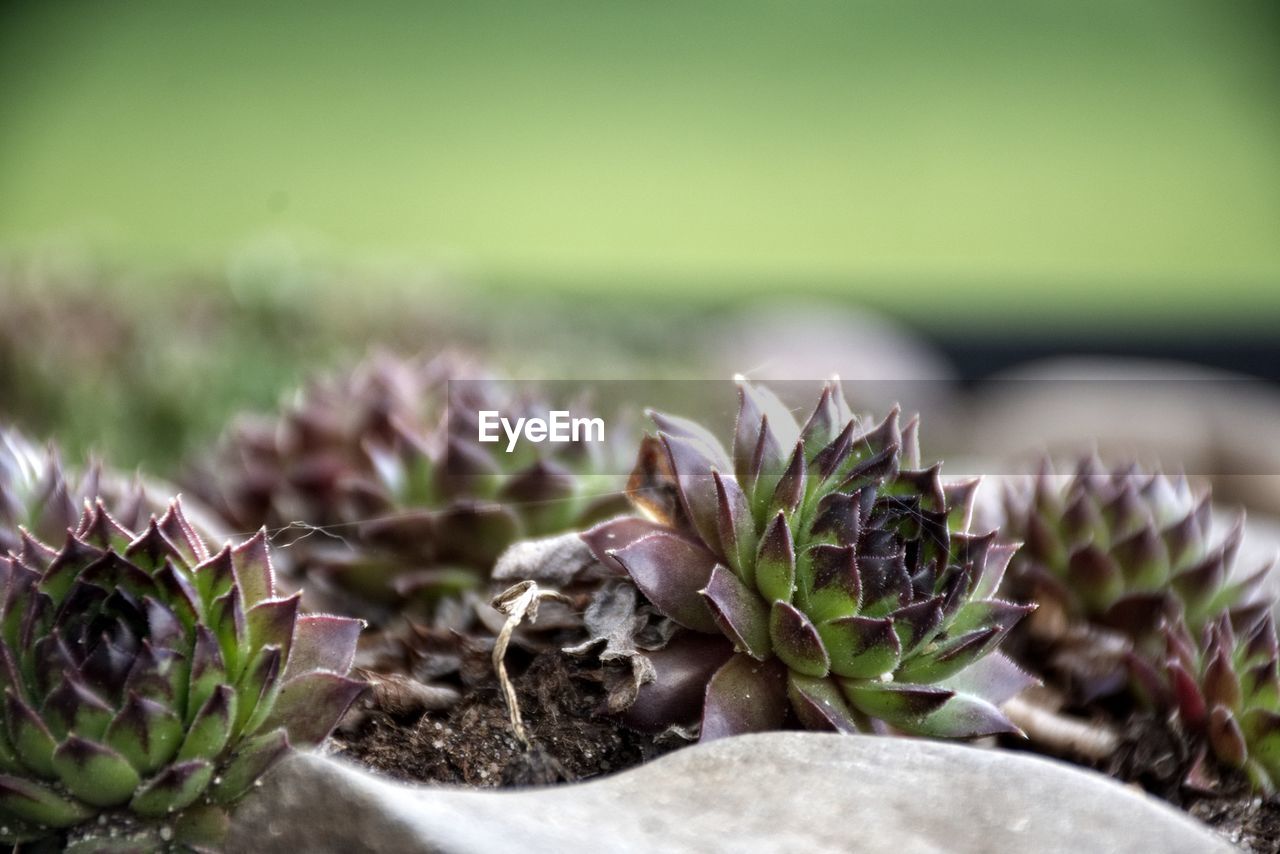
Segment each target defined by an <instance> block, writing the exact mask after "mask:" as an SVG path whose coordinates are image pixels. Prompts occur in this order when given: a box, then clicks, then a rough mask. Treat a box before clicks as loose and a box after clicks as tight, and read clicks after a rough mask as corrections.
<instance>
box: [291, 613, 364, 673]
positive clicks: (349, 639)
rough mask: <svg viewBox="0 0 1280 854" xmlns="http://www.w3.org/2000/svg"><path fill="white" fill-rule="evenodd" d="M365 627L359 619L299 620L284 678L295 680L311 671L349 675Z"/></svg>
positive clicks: (321, 617)
mask: <svg viewBox="0 0 1280 854" xmlns="http://www.w3.org/2000/svg"><path fill="white" fill-rule="evenodd" d="M363 626H364V624H363V623H362V622H361V621H360V620H353V619H351V618H350V617H334V616H329V615H321V614H315V615H308V616H304V617H299V618H298V620H297V622H296V623H295V624H294V629H293V645H292V646H291V647H290V649H289V660H288V662H287V664H286V665H285V671H284V678H285V679H286V680H287V679H292V678H293V677H295V676H301V675H302V674H304V673H309V672H310V671H312V670H328V671H330V672H332V673H346V672H347V671H348V670H350V669H351V662H352V661H353V660H354V659H355V654H356V641H357V640H358V639H359V637H360V629H361V628H362V627H363Z"/></svg>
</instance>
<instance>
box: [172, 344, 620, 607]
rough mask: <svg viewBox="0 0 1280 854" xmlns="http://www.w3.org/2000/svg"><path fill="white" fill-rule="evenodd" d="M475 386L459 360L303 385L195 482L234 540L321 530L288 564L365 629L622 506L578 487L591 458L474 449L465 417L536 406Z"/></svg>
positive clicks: (234, 440) (576, 452)
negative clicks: (276, 414) (299, 527)
mask: <svg viewBox="0 0 1280 854" xmlns="http://www.w3.org/2000/svg"><path fill="white" fill-rule="evenodd" d="M479 376H480V373H479V371H478V370H477V369H475V368H474V367H471V366H469V365H467V364H465V363H463V362H461V361H460V360H458V359H457V358H455V357H451V356H440V357H436V358H429V359H428V358H413V359H407V358H399V357H395V356H391V355H388V354H379V355H375V356H374V357H372V358H371V359H369V360H367V361H366V362H364V363H362V364H360V365H358V366H356V368H355V369H354V370H352V371H351V372H349V373H346V374H338V375H334V376H330V377H324V378H321V379H319V380H317V381H315V382H313V383H312V384H310V385H309V386H308V387H307V388H306V389H304V390H303V391H301V392H300V393H299V394H298V395H297V397H296V399H295V400H294V401H293V402H292V403H291V404H290V405H289V406H288V407H287V409H286V411H285V412H284V413H283V414H282V415H281V417H280V418H279V419H278V420H267V421H266V422H256V423H255V422H246V423H243V424H241V425H240V426H239V427H238V428H237V429H236V430H235V431H233V432H232V434H231V435H230V436H229V437H228V439H227V441H226V442H225V443H224V445H223V448H222V450H221V453H220V455H219V458H218V459H217V460H216V461H214V462H213V463H212V464H211V465H208V466H206V467H205V471H203V472H200V473H198V474H197V475H196V476H194V477H192V478H191V479H190V484H191V486H192V488H193V490H194V491H195V492H196V493H197V494H198V495H200V496H202V497H204V498H205V499H206V500H207V501H208V502H209V503H210V504H211V505H212V506H214V507H216V508H217V509H218V510H219V511H220V513H221V515H222V516H223V517H224V518H225V519H226V520H227V522H228V523H229V524H231V525H232V526H235V527H237V528H239V529H243V530H250V529H252V528H255V527H257V526H259V525H267V526H268V527H270V528H277V527H285V526H289V525H290V524H291V523H294V522H296V521H299V520H302V521H305V522H306V523H308V524H310V525H316V526H323V527H324V528H325V532H326V534H327V536H320V535H317V536H314V537H308V538H307V539H306V540H305V541H302V542H299V543H298V544H297V545H296V546H295V547H294V548H291V549H290V550H289V551H290V557H291V559H292V561H291V569H292V570H293V571H294V574H295V575H297V576H300V577H301V576H305V577H306V578H307V579H308V581H309V584H308V588H309V591H310V592H312V593H313V594H319V593H322V592H323V591H326V590H333V591H339V592H341V593H342V601H343V603H344V604H343V607H348V608H350V607H359V605H360V603H362V604H363V608H362V610H361V613H362V615H364V616H366V617H369V618H371V619H375V620H378V619H381V618H382V617H383V616H385V615H386V614H387V613H389V612H390V611H392V610H396V609H401V608H403V607H405V606H406V605H409V604H412V602H413V601H415V600H418V599H423V598H425V599H427V600H430V599H432V598H433V597H438V596H439V595H440V594H442V593H449V592H453V591H457V590H459V589H465V588H467V587H471V586H474V585H475V584H477V583H478V582H480V581H482V580H483V579H484V577H485V573H487V571H488V570H489V569H490V567H491V565H492V563H493V560H494V559H495V558H496V557H497V555H498V554H499V553H500V552H501V551H502V550H503V549H504V548H505V547H506V546H507V545H509V544H510V543H511V542H513V541H514V540H515V539H517V538H519V537H521V536H539V535H543V534H550V533H558V532H561V531H564V530H572V529H574V528H577V527H581V526H585V525H586V524H589V523H590V522H591V521H593V520H596V519H600V518H605V517H606V516H608V515H610V514H611V513H613V512H616V511H617V508H618V507H619V505H620V503H621V502H620V499H617V498H611V497H609V496H607V495H602V494H601V493H603V492H605V491H606V489H605V488H603V487H602V488H601V489H600V490H594V489H593V488H591V487H592V486H593V482H591V481H590V480H589V479H588V478H584V477H582V476H579V475H580V473H582V472H590V471H592V470H593V468H595V466H594V464H593V460H592V459H591V458H590V456H589V455H590V454H591V453H592V452H593V450H594V449H593V448H592V447H591V446H589V445H585V444H576V445H568V446H563V445H560V446H555V447H556V448H557V449H558V450H557V451H556V452H555V456H550V455H547V454H540V453H536V452H533V451H523V452H517V453H514V454H507V453H503V452H500V451H498V452H491V450H490V449H491V448H494V447H496V446H491V445H481V444H479V443H477V441H476V434H475V424H474V421H471V420H468V416H470V418H474V413H475V412H477V411H478V410H480V409H495V410H502V411H503V412H504V413H507V414H511V413H512V412H513V411H514V410H516V409H521V408H530V407H531V404H530V403H529V402H527V401H523V400H521V399H519V397H518V396H517V395H513V394H508V393H506V392H505V391H504V390H503V389H502V388H501V387H500V386H499V385H498V384H496V383H492V382H488V381H484V380H480V379H476V378H477V377H479ZM450 379H465V380H467V382H463V383H455V384H454V385H453V386H452V387H450V386H449V384H448V381H449V380H450ZM450 388H452V391H450ZM449 394H453V395H454V400H453V401H452V402H451V405H450V406H448V407H446V404H447V403H449V401H448V395H449ZM446 408H447V410H448V411H447V412H446ZM613 488H614V486H613V485H612V484H610V485H609V486H608V489H613ZM353 597H354V598H355V602H353V601H352V598H353Z"/></svg>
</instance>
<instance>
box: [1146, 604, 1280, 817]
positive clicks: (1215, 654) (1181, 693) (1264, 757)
mask: <svg viewBox="0 0 1280 854" xmlns="http://www.w3.org/2000/svg"><path fill="white" fill-rule="evenodd" d="M1165 638H1166V643H1167V654H1168V657H1167V659H1166V664H1165V674H1166V677H1167V680H1168V681H1167V686H1168V690H1169V692H1170V693H1171V695H1172V696H1171V701H1172V702H1171V706H1172V708H1173V709H1174V710H1175V711H1176V713H1177V718H1178V720H1179V722H1180V723H1181V725H1182V726H1183V728H1185V729H1186V730H1188V731H1189V732H1191V733H1192V734H1193V735H1198V736H1200V737H1201V738H1203V740H1204V743H1205V744H1206V745H1207V747H1208V749H1209V751H1210V752H1211V753H1212V755H1213V757H1214V758H1215V759H1216V760H1217V761H1218V762H1219V763H1221V764H1223V765H1225V766H1227V767H1230V768H1236V769H1239V770H1240V771H1243V772H1244V773H1245V774H1246V775H1247V776H1248V778H1249V780H1250V782H1251V783H1252V784H1253V786H1254V788H1256V789H1258V790H1260V791H1262V792H1265V793H1267V794H1273V793H1275V792H1276V790H1277V788H1278V787H1280V644H1277V641H1276V628H1275V621H1274V618H1273V617H1272V615H1271V613H1270V612H1268V613H1265V614H1263V615H1262V616H1261V617H1258V618H1256V619H1255V620H1254V621H1253V622H1252V623H1251V624H1246V625H1243V626H1240V627H1238V628H1237V627H1236V626H1233V624H1232V619H1231V617H1230V616H1229V615H1228V614H1225V613H1224V614H1221V615H1219V617H1218V618H1217V619H1215V620H1213V621H1211V622H1210V623H1209V624H1208V625H1206V627H1205V628H1204V630H1203V632H1202V633H1201V635H1200V637H1199V638H1195V637H1193V636H1192V634H1191V632H1189V631H1188V630H1187V627H1186V624H1185V623H1184V622H1182V621H1180V620H1176V621H1174V622H1173V623H1172V624H1171V625H1170V626H1169V627H1168V628H1167V629H1166V631H1165Z"/></svg>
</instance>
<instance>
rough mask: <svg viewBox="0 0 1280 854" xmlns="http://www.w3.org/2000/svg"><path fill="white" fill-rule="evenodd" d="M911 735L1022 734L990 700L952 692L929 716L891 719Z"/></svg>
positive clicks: (972, 736)
mask: <svg viewBox="0 0 1280 854" xmlns="http://www.w3.org/2000/svg"><path fill="white" fill-rule="evenodd" d="M891 723H893V724H894V725H895V726H899V727H900V728H901V729H903V730H905V731H906V732H908V733H911V734H913V735H927V736H932V737H933V738H978V737H979V736H984V735H1000V734H1004V733H1008V734H1011V735H1022V734H1023V733H1022V731H1021V730H1020V729H1018V728H1017V727H1016V726H1015V725H1014V724H1013V722H1011V721H1010V720H1009V719H1008V718H1007V717H1005V714H1004V712H1002V711H1000V710H999V709H998V708H996V707H995V706H994V705H992V704H991V703H988V702H987V701H986V700H983V699H982V698H980V697H974V696H972V695H970V694H956V695H955V696H954V697H952V698H951V699H950V700H948V701H947V702H946V704H945V705H944V706H943V707H942V708H941V709H939V710H938V711H936V712H934V713H933V714H931V715H927V716H925V717H924V718H922V719H920V720H918V721H891Z"/></svg>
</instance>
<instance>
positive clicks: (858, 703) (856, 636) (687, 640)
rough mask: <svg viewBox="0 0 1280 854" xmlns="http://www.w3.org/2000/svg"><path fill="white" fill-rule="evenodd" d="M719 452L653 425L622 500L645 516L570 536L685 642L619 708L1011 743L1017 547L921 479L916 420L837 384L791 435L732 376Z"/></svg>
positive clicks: (672, 719) (647, 714) (791, 424)
mask: <svg viewBox="0 0 1280 854" xmlns="http://www.w3.org/2000/svg"><path fill="white" fill-rule="evenodd" d="M739 397H740V407H739V412H738V417H737V425H736V430H735V434H734V439H733V447H732V453H731V454H730V453H729V452H726V450H725V449H724V447H723V446H722V445H721V443H720V442H719V441H718V440H717V439H716V438H715V436H714V435H712V434H711V433H710V432H709V431H708V430H706V429H705V428H703V427H702V426H700V425H698V424H695V423H692V422H690V421H687V420H684V419H681V418H675V417H672V416H668V415H662V414H658V413H652V418H653V420H654V422H655V423H656V425H657V427H658V431H657V434H656V437H647V438H646V440H645V444H644V447H642V449H641V452H640V458H639V461H638V463H637V467H636V470H635V472H634V473H633V476H632V482H631V484H630V487H629V488H630V492H631V495H632V498H633V500H634V501H635V503H636V504H637V505H638V506H639V508H640V509H641V510H642V511H643V512H644V514H645V516H646V517H647V518H646V519H639V518H624V519H619V520H615V521H611V522H606V523H604V524H602V525H600V526H597V527H596V528H594V529H593V530H591V531H589V532H587V533H586V534H584V538H585V540H586V541H587V543H588V544H589V545H590V546H591V547H592V549H593V551H595V553H596V554H597V556H598V557H599V558H600V559H601V560H602V561H604V562H606V563H609V564H611V565H613V566H615V567H616V568H617V569H618V570H619V571H623V572H625V573H626V574H627V575H629V576H630V578H631V579H632V580H633V581H634V583H635V584H636V586H637V587H638V588H639V589H640V590H641V591H642V592H643V593H644V594H645V596H647V597H648V599H649V600H650V601H651V602H652V603H653V605H654V606H655V607H656V608H657V609H658V610H659V611H661V612H662V613H663V614H665V615H666V616H668V617H669V618H670V619H671V620H673V621H674V622H676V623H677V624H679V625H680V626H681V627H682V628H683V631H682V632H681V633H680V634H677V635H676V636H674V637H673V638H672V640H671V642H670V644H669V645H668V646H667V647H666V648H665V649H663V650H660V651H658V652H655V653H654V654H653V656H652V659H653V663H654V667H655V669H656V675H655V678H654V680H653V682H651V683H650V684H648V685H646V686H644V687H643V688H642V689H641V691H640V694H639V696H638V698H637V700H636V704H635V706H633V708H632V710H631V711H630V712H629V720H630V721H631V722H632V723H633V724H635V725H638V726H644V727H650V728H660V727H664V726H667V725H671V724H682V723H688V722H689V719H690V717H691V716H699V713H700V732H701V738H702V739H704V740H707V739H712V738H718V737H721V736H726V735H731V734H735V733H739V732H746V731H754V730H764V729H776V728H779V727H782V726H784V725H785V724H786V722H787V721H788V720H789V719H792V718H793V719H795V720H797V721H798V722H799V723H801V724H803V725H804V726H806V727H809V728H815V729H829V730H836V731H844V732H850V731H896V732H901V733H909V734H917V735H930V736H939V737H968V736H977V735H988V734H994V733H1000V732H1013V731H1016V728H1015V727H1014V726H1013V725H1012V724H1011V723H1010V722H1009V721H1008V719H1007V718H1006V717H1005V716H1004V715H1003V714H1002V712H1001V711H1000V709H999V708H998V703H1000V702H1001V701H1002V700H1004V699H1006V698H1007V697H1008V696H1010V695H1011V694H1012V693H1015V692H1017V691H1018V690H1020V689H1021V688H1023V687H1025V686H1026V685H1027V684H1028V683H1029V681H1030V680H1029V679H1028V678H1027V677H1025V675H1024V674H1022V673H1021V671H1019V670H1017V669H1016V668H1014V667H1013V665H1012V664H1010V663H1009V662H1008V661H1007V660H1005V659H1003V658H1001V657H999V654H998V653H996V652H995V649H996V647H997V646H998V645H999V644H1000V642H1001V640H1002V639H1003V638H1004V637H1005V635H1006V634H1007V633H1008V632H1009V630H1010V629H1011V628H1012V627H1013V626H1014V625H1015V624H1016V623H1017V622H1018V621H1019V620H1020V619H1021V618H1022V617H1023V616H1024V615H1026V614H1027V613H1028V612H1029V611H1031V610H1032V606H1028V605H1019V604H1014V603H1011V602H1006V601H1002V600H1000V599H997V598H994V594H995V591H996V589H997V588H998V586H999V584H1000V580H1001V576H1002V574H1003V572H1004V569H1005V566H1006V564H1007V562H1008V560H1009V557H1010V555H1011V554H1012V551H1013V549H1012V547H1011V546H1005V545H1000V544H997V543H996V542H995V532H991V533H986V534H973V533H969V532H968V530H967V527H968V517H969V515H970V512H969V511H970V508H969V501H970V500H971V498H972V495H973V488H974V483H973V482H966V483H960V484H955V485H950V486H944V484H943V482H942V480H941V478H940V466H937V465H935V466H931V467H929V468H921V467H920V463H919V451H918V449H917V447H916V423H917V422H916V421H914V420H913V421H912V422H911V423H910V424H908V426H907V427H906V428H900V426H899V417H898V413H897V412H896V411H894V412H892V413H891V414H890V415H889V416H888V417H887V418H886V419H885V420H884V421H883V423H881V424H879V425H878V426H873V425H871V424H870V423H868V422H865V421H863V420H861V419H859V418H856V417H854V415H853V414H852V412H851V411H850V409H849V407H848V404H847V403H846V401H845V399H844V396H843V393H842V391H841V388H840V385H839V383H838V381H833V382H831V383H828V384H827V385H826V386H825V387H824V388H823V390H822V393H821V397H820V398H819V400H818V404H817V406H816V408H815V409H814V411H813V414H812V415H811V416H810V417H809V419H808V421H807V422H806V423H805V424H804V425H803V427H801V426H800V425H798V424H797V423H796V421H795V419H794V417H793V416H792V415H791V414H790V412H789V411H788V409H787V407H785V406H784V405H783V404H782V403H781V402H780V401H779V400H778V399H777V398H776V397H775V396H774V395H772V394H771V393H770V392H769V391H768V390H767V389H764V388H757V387H754V386H752V385H751V384H749V383H747V382H746V381H739Z"/></svg>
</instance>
